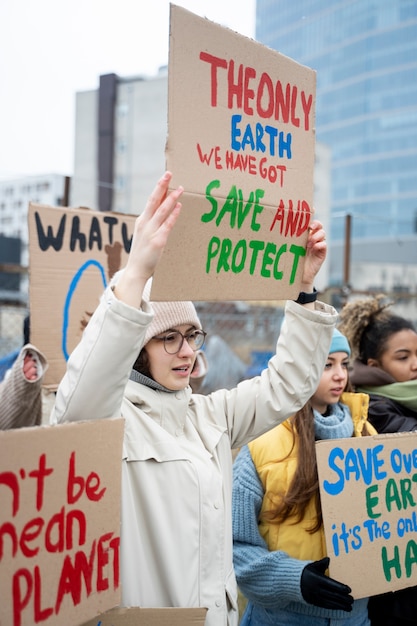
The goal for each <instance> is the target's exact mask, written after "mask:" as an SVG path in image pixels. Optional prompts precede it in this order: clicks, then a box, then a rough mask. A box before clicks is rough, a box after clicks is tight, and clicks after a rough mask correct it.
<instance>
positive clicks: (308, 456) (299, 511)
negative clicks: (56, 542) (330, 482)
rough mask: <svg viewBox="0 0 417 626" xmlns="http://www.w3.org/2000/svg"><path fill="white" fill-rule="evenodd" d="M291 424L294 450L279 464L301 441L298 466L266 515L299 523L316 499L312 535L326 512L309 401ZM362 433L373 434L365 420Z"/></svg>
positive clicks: (311, 408)
mask: <svg viewBox="0 0 417 626" xmlns="http://www.w3.org/2000/svg"><path fill="white" fill-rule="evenodd" d="M345 391H352V385H351V383H350V381H349V380H348V382H347V384H346V387H345ZM288 425H289V426H290V428H291V433H292V445H291V449H290V451H289V452H288V454H286V455H285V457H284V458H283V459H279V460H278V461H277V463H280V462H281V461H284V460H285V459H287V458H288V457H290V456H291V454H292V453H293V451H294V447H295V445H296V443H298V451H297V468H296V470H295V474H294V476H293V479H292V481H291V483H290V485H289V487H288V489H287V490H286V491H285V492H283V493H278V494H277V495H278V496H280V498H281V500H280V502H279V503H278V505H277V506H276V507H275V509H274V510H270V511H268V512H267V513H265V518H268V519H270V520H272V521H273V522H274V523H282V522H285V521H286V520H287V519H289V518H292V520H293V522H292V523H294V524H298V523H299V522H301V521H302V520H303V519H304V516H305V514H306V511H307V507H308V505H309V503H310V502H311V499H312V498H314V501H315V505H316V511H317V519H316V520H315V522H314V523H313V524H312V526H311V527H310V528H309V529H307V532H309V533H310V534H313V533H315V532H317V531H318V530H320V528H321V526H322V525H323V515H322V510H321V501H320V489H319V477H318V471H317V458H316V434H315V429H314V412H313V407H312V405H311V403H310V401H308V402H307V403H306V404H305V405H304V406H303V408H302V409H300V410H299V411H297V413H295V415H293V416H292V417H291V418H290V419H289V420H288ZM361 434H362V436H368V435H370V434H371V433H370V432H369V431H368V429H367V427H366V423H365V424H364V426H363V429H362V433H361Z"/></svg>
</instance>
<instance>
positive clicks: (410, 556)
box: [405, 539, 417, 578]
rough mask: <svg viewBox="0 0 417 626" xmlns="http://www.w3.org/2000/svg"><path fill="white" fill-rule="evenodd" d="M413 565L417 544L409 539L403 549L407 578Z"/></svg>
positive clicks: (416, 561) (416, 559) (415, 559)
mask: <svg viewBox="0 0 417 626" xmlns="http://www.w3.org/2000/svg"><path fill="white" fill-rule="evenodd" d="M414 563H417V543H416V542H415V541H414V539H410V541H409V542H408V543H407V547H406V549H405V575H406V577H407V578H410V576H411V569H412V567H413V565H414Z"/></svg>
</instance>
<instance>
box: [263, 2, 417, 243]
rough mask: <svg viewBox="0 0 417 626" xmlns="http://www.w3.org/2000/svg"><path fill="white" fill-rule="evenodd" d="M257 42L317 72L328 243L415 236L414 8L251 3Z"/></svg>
mask: <svg viewBox="0 0 417 626" xmlns="http://www.w3.org/2000/svg"><path fill="white" fill-rule="evenodd" d="M256 39H257V41H259V42H261V43H263V44H265V45H267V46H269V47H270V48H273V49H275V50H278V51H279V52H282V53H283V54H285V55H287V56H289V57H291V58H293V59H294V60H296V61H298V62H299V63H302V64H303V65H307V66H309V67H311V68H313V69H315V70H316V71H317V101H316V137H317V140H318V141H320V142H323V143H324V144H327V145H328V146H329V147H330V149H331V155H332V156H331V158H332V166H331V230H330V233H331V237H332V240H333V241H335V240H340V239H343V237H344V228H345V219H344V216H346V215H347V214H350V215H352V238H353V239H354V240H355V239H359V238H374V237H387V236H392V237H394V236H395V237H399V236H401V235H405V234H412V233H416V232H417V0H256Z"/></svg>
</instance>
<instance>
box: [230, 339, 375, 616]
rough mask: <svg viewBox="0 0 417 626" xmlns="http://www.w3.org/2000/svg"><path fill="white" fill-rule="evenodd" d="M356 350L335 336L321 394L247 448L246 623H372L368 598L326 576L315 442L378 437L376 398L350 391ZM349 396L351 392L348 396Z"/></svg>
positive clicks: (237, 493)
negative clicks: (371, 419)
mask: <svg viewBox="0 0 417 626" xmlns="http://www.w3.org/2000/svg"><path fill="white" fill-rule="evenodd" d="M349 356H350V346H349V343H348V341H347V339H346V337H345V336H344V335H342V334H341V333H340V332H339V331H338V330H335V331H334V335H333V340H332V344H331V347H330V352H329V356H328V359H327V363H326V366H325V369H324V372H323V375H322V377H321V381H320V384H319V387H318V389H317V391H316V393H315V394H314V395H313V396H312V397H311V398H310V401H309V402H308V403H307V404H306V405H305V406H304V407H303V408H302V409H301V410H300V411H298V413H296V414H295V415H294V416H293V417H291V418H290V419H288V420H287V421H286V422H284V423H282V424H280V425H279V426H277V427H275V428H274V429H273V430H271V431H269V432H267V433H265V434H264V435H262V436H261V437H259V438H257V439H255V440H254V441H252V442H251V443H250V444H249V445H248V446H245V447H244V448H242V450H241V451H240V452H239V455H238V456H237V458H236V461H235V465H234V477H233V541H234V544H233V559H234V566H235V572H236V577H237V582H238V585H239V587H240V590H241V592H242V593H243V594H244V596H245V597H246V598H247V600H248V604H247V606H246V610H245V612H244V615H243V617H242V620H241V626H271V625H273V624H274V625H275V624H276V625H280V626H281V625H282V624H285V626H302V625H303V624H308V626H330V625H331V626H366V625H369V619H368V608H367V605H368V598H362V599H359V600H355V601H354V600H353V598H352V596H351V595H350V592H351V589H350V588H349V587H348V586H347V585H344V584H342V583H340V582H338V581H336V580H333V579H332V578H329V577H328V576H326V573H325V572H326V570H327V568H328V565H329V559H328V557H327V556H326V546H325V539H324V530H323V523H322V513H321V506H320V498H319V487H318V476H317V464H316V455H315V441H316V440H318V439H337V438H342V437H352V436H355V437H358V436H362V435H373V434H375V433H376V431H375V429H374V428H373V427H372V426H371V425H370V424H369V423H368V422H367V413H368V402H369V397H368V396H367V395H366V394H361V393H347V392H345V389H346V387H347V385H348V363H349ZM342 394H343V395H342Z"/></svg>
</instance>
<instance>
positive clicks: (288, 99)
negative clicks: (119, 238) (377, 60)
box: [152, 5, 316, 300]
mask: <svg viewBox="0 0 417 626" xmlns="http://www.w3.org/2000/svg"><path fill="white" fill-rule="evenodd" d="M170 20H171V24H170V49H169V74H168V81H169V85H168V140H167V148H166V160H167V168H168V169H169V170H170V171H172V172H173V174H174V178H173V181H172V187H174V188H175V187H177V186H178V185H182V186H183V187H184V189H185V192H184V194H183V195H182V197H181V202H182V205H183V209H182V211H181V214H180V217H179V220H178V222H177V223H176V225H175V227H174V229H173V232H172V233H171V236H170V238H169V241H168V245H167V248H166V249H165V251H164V253H163V256H162V259H161V262H160V264H159V265H158V267H157V270H156V272H155V280H154V284H153V290H152V299H154V300H181V299H194V300H277V299H283V298H293V297H296V296H297V295H298V292H299V291H300V289H299V284H300V282H301V276H302V270H303V266H304V256H305V244H306V240H307V232H308V226H309V223H310V220H311V217H312V213H313V188H314V186H313V174H314V150H315V88H316V74H315V72H314V71H313V70H312V69H310V68H307V67H304V66H302V65H300V64H298V63H296V62H295V61H293V60H292V59H289V58H288V57H285V56H283V55H281V54H279V53H278V52H275V51H273V50H271V49H268V48H266V47H265V46H262V45H261V44H259V43H257V42H255V41H253V40H251V39H248V38H246V37H244V36H242V35H239V34H237V33H235V32H233V31H231V30H229V29H227V28H224V27H222V26H219V25H217V24H214V23H213V22H210V21H209V20H207V19H203V18H200V17H198V16H196V15H194V14H193V13H190V12H189V11H187V10H185V9H183V8H181V7H178V6H174V5H171V15H170Z"/></svg>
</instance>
